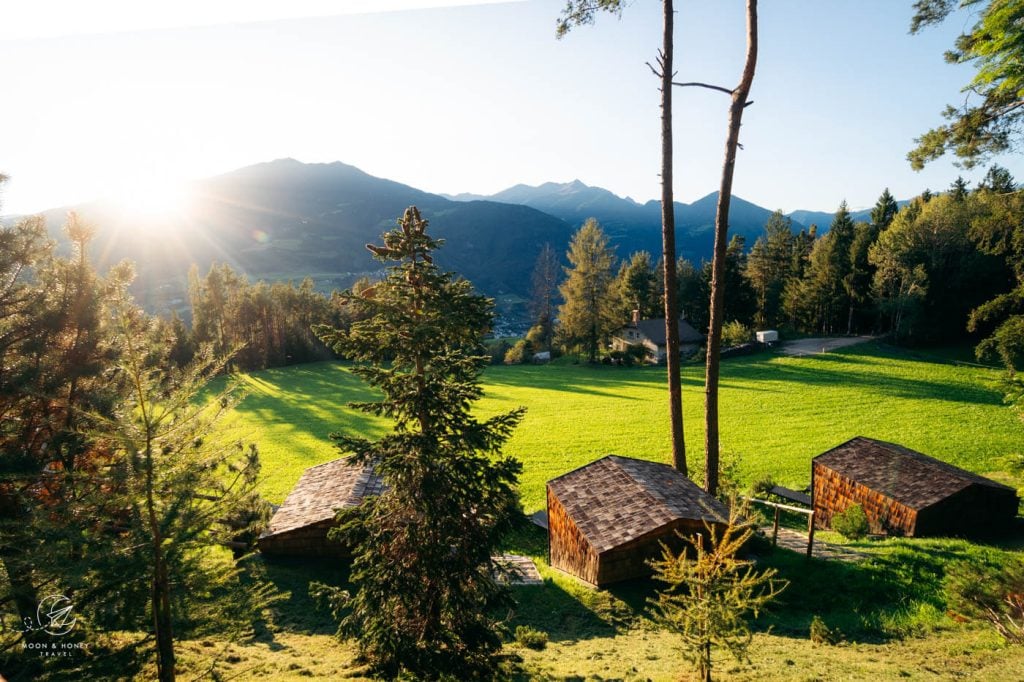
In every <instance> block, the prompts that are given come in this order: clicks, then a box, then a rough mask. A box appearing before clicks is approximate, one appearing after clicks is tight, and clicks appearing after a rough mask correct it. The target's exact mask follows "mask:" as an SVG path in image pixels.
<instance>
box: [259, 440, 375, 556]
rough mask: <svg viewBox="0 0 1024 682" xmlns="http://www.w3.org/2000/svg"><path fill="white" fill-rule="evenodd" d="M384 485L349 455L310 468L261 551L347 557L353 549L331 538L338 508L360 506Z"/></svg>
mask: <svg viewBox="0 0 1024 682" xmlns="http://www.w3.org/2000/svg"><path fill="white" fill-rule="evenodd" d="M383 487H384V485H383V482H382V481H381V479H380V477H379V476H378V475H377V474H376V473H375V472H374V470H373V467H372V466H370V465H363V464H355V463H354V462H352V460H351V459H349V458H348V457H342V458H341V459H335V460H332V461H330V462H325V463H323V464H319V465H317V466H314V467H310V468H308V469H306V470H305V471H304V472H303V473H302V477H301V478H299V482H298V483H296V484H295V487H294V488H293V489H292V491H291V492H290V493H289V494H288V497H287V498H285V501H284V504H282V505H281V506H280V507H279V508H278V510H277V511H276V512H274V516H273V517H272V518H271V519H270V525H269V527H268V528H267V530H266V532H264V533H263V534H262V535H261V536H260V538H259V548H260V552H262V553H264V554H271V555H275V554H276V555H288V556H335V557H347V556H348V555H349V550H348V548H347V547H345V546H344V545H343V544H341V543H340V542H335V541H332V540H328V539H327V532H328V531H329V530H330V529H331V528H332V527H334V525H335V522H334V515H335V512H336V511H337V510H338V509H343V508H347V507H355V506H358V505H359V504H360V503H361V502H362V501H363V498H365V497H368V496H370V495H379V494H380V492H381V490H382V489H383Z"/></svg>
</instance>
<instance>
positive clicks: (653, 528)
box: [547, 455, 728, 586]
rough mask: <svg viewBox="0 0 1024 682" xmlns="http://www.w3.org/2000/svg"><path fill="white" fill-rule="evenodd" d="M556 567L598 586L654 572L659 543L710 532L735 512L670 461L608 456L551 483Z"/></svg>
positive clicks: (679, 543)
mask: <svg viewBox="0 0 1024 682" xmlns="http://www.w3.org/2000/svg"><path fill="white" fill-rule="evenodd" d="M547 493H548V548H549V554H550V559H551V565H552V566H553V567H555V568H558V569H561V570H563V571H565V572H567V573H569V574H571V575H574V576H576V577H577V578H580V579H581V580H583V581H585V582H588V583H590V584H592V585H597V586H602V585H607V584H609V583H614V582H618V581H620V580H628V579H630V578H638V577H642V576H647V575H650V573H651V569H650V567H648V566H647V560H648V559H652V558H658V557H660V556H661V547H660V544H659V541H663V542H665V543H666V544H668V545H669V546H671V547H673V548H674V549H676V550H677V551H678V550H680V549H682V544H683V543H682V541H681V540H680V539H679V537H678V536H677V535H676V533H675V531H677V530H679V531H681V532H683V533H686V534H693V533H698V532H704V531H705V530H706V527H705V525H704V522H705V521H708V522H709V523H712V524H715V523H717V522H718V521H719V520H723V519H725V518H727V517H728V511H727V510H726V509H725V506H724V505H723V504H721V503H720V502H719V501H718V500H716V499H715V498H713V497H711V496H710V495H708V494H707V493H705V492H704V491H703V490H701V489H700V488H699V487H697V485H696V484H694V483H693V482H692V481H691V480H690V479H688V478H686V476H684V475H683V474H682V473H680V472H679V471H676V470H675V469H673V468H672V467H670V466H666V465H664V464H657V463H655V462H648V461H644V460H639V459H632V458H630V457H620V456H618V455H608V456H607V457H603V458H602V459H599V460H597V461H595V462H591V463H590V464H587V465H586V466H583V467H581V468H579V469H576V470H574V471H570V472H569V473H567V474H564V475H562V476H559V477H558V478H555V479H553V480H551V481H548V486H547Z"/></svg>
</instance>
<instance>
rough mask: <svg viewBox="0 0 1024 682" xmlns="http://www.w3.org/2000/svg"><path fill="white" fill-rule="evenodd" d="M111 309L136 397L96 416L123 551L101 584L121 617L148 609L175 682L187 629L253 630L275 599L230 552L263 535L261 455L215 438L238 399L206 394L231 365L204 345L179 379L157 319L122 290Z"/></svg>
mask: <svg viewBox="0 0 1024 682" xmlns="http://www.w3.org/2000/svg"><path fill="white" fill-rule="evenodd" d="M112 307H113V311H114V321H115V324H116V326H117V332H118V333H117V341H118V343H119V346H120V351H121V355H120V357H119V358H118V360H117V362H116V365H115V367H116V374H117V375H120V377H121V381H122V382H123V383H124V384H125V385H126V387H127V392H126V397H125V399H124V400H123V402H122V403H121V404H120V405H119V407H118V409H117V411H116V412H115V413H114V415H113V416H112V417H107V416H105V415H102V414H95V415H93V421H94V422H95V427H94V431H93V433H94V435H95V437H97V438H100V439H103V440H104V441H106V442H108V443H109V444H110V450H111V453H112V454H111V461H110V462H109V464H108V466H107V471H108V473H107V474H106V480H105V486H106V488H107V491H108V497H109V498H110V501H109V502H108V506H109V507H111V508H113V509H116V510H117V514H116V515H114V514H109V515H105V518H104V521H105V522H106V523H107V526H108V528H107V530H108V532H112V533H114V534H116V538H117V543H118V548H117V551H116V552H113V553H111V554H110V555H109V556H105V557H97V558H95V559H94V560H93V561H94V565H95V568H96V573H97V574H98V575H101V576H108V577H109V576H116V579H117V580H116V583H115V584H114V585H110V584H109V583H108V585H107V588H108V590H107V593H106V594H107V599H108V600H110V601H111V602H113V603H115V604H117V606H118V611H119V612H120V613H118V614H117V615H118V616H120V617H122V618H124V617H125V615H127V616H128V617H129V618H130V617H131V616H133V615H136V614H139V613H140V611H143V612H144V611H145V610H146V607H147V606H148V615H149V625H150V628H151V634H152V636H153V640H152V641H153V642H154V643H155V647H156V663H157V678H158V679H159V680H160V681H161V682H166V681H171V680H174V679H175V674H176V673H175V661H176V658H177V653H176V647H175V640H176V639H178V638H179V637H181V635H182V631H183V630H185V631H187V630H188V629H189V626H195V625H197V624H204V625H207V626H208V625H209V624H210V623H211V622H213V621H216V622H217V623H218V624H219V625H221V626H223V625H224V624H229V625H230V626H231V627H236V628H246V627H247V626H248V623H249V622H250V619H252V618H254V617H255V615H256V614H257V613H258V612H259V610H260V609H261V608H262V607H264V606H265V605H266V604H267V601H268V599H269V594H270V592H269V589H268V588H267V587H266V586H265V585H263V584H260V583H259V582H258V581H253V580H248V579H246V580H244V581H243V576H242V571H241V568H240V567H239V566H237V565H235V563H234V562H230V561H227V560H226V557H224V556H223V555H222V554H221V553H222V552H223V551H224V550H223V548H222V546H223V545H230V544H232V543H234V542H235V541H236V539H237V538H238V537H239V536H240V535H246V534H247V533H246V531H247V530H252V531H255V530H256V529H255V526H256V525H258V524H260V523H261V522H264V521H265V520H266V519H267V518H268V516H269V514H268V511H269V509H268V508H267V505H266V504H265V503H264V502H262V500H261V499H260V498H259V496H258V494H257V493H256V490H255V485H256V477H257V475H258V474H259V458H258V454H257V451H256V448H255V446H253V445H250V446H248V447H243V444H242V443H240V442H232V441H230V440H226V439H224V438H223V437H220V436H218V433H217V432H218V424H219V423H220V420H221V419H222V418H223V417H225V416H226V415H227V414H228V413H229V412H230V410H231V409H232V408H233V407H234V406H235V404H236V403H237V401H238V393H237V390H236V388H235V387H234V386H233V385H231V384H228V385H227V387H226V388H223V389H222V390H220V391H217V392H213V393H212V394H206V395H201V394H202V392H203V391H204V390H206V389H207V387H208V384H209V382H210V380H211V379H212V378H214V377H216V376H217V375H219V374H221V373H222V372H223V370H224V367H225V365H226V362H227V359H226V357H225V356H218V355H216V354H215V353H213V351H212V349H211V347H210V345H209V344H206V345H204V346H201V347H200V348H199V349H198V350H197V352H196V355H195V357H194V359H193V360H192V361H191V362H189V363H188V364H187V365H185V367H183V368H179V367H177V366H176V365H175V363H174V361H173V360H172V358H171V356H170V354H171V351H172V349H173V344H172V342H171V339H169V338H167V339H164V340H163V341H162V342H160V343H156V344H154V343H153V342H152V339H153V328H154V325H153V321H152V319H151V318H148V317H147V316H146V315H145V314H144V313H143V312H142V311H141V310H139V309H138V308H136V307H135V306H134V304H133V303H132V302H131V300H130V298H129V296H128V295H127V293H126V292H125V291H124V290H122V291H120V292H119V295H117V297H116V299H115V300H114V301H113V305H112ZM250 526H253V528H250ZM248 534H249V535H250V536H251V535H252V534H253V533H248ZM109 582H113V581H109ZM109 588H113V589H109ZM218 597H220V598H218ZM132 625H134V626H135V627H138V626H139V623H137V622H136V623H132Z"/></svg>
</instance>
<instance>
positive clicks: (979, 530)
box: [811, 436, 1018, 537]
mask: <svg viewBox="0 0 1024 682" xmlns="http://www.w3.org/2000/svg"><path fill="white" fill-rule="evenodd" d="M811 488H812V490H813V495H812V498H813V501H814V517H815V525H817V526H818V527H820V528H828V527H829V526H830V523H831V520H832V516H833V515H835V514H836V513H838V512H841V511H843V510H845V509H846V508H847V507H850V506H852V505H854V504H859V505H861V507H863V509H864V513H865V515H866V516H867V518H868V523H869V524H870V526H871V531H872V532H874V533H886V534H889V535H906V536H912V537H921V536H937V535H957V536H979V535H988V534H992V533H994V532H998V531H999V530H1002V529H1005V528H1006V527H1007V526H1008V525H1009V524H1010V523H1011V522H1012V521H1013V519H1014V517H1015V516H1016V514H1017V505H1018V500H1017V493H1016V491H1015V490H1014V489H1013V488H1011V487H1009V486H1006V485H1003V484H1001V483H996V482H995V481H992V480H989V479H987V478H984V477H982V476H978V475H977V474H973V473H971V472H969V471H964V470H963V469H960V468H958V467H955V466H953V465H951V464H947V463H945V462H940V461H939V460H937V459H934V458H932V457H928V456H927V455H923V454H921V453H920V452H915V451H914V450H911V449H909V448H905V447H903V446H901V445H896V444H895V443H886V442H885V441H880V440H874V439H872V438H864V437H863V436H858V437H856V438H853V439H852V440H849V441H847V442H845V443H843V444H842V445H838V446H836V447H834V448H832V449H831V450H829V451H828V452H825V453H822V454H820V455H818V456H817V457H815V458H814V459H813V460H812V463H811Z"/></svg>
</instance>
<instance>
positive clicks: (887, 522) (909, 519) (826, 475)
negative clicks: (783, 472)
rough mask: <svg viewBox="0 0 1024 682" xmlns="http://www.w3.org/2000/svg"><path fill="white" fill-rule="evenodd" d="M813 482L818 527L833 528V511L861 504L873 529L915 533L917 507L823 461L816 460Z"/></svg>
mask: <svg viewBox="0 0 1024 682" xmlns="http://www.w3.org/2000/svg"><path fill="white" fill-rule="evenodd" d="M811 485H812V489H813V494H812V496H811V497H812V499H813V501H814V525H815V527H816V528H831V527H832V516H833V515H834V514H837V513H838V512H841V511H844V510H845V509H846V508H848V507H851V506H853V505H854V504H859V505H860V506H861V507H863V508H864V514H865V516H867V517H868V524H869V525H870V526H871V532H872V533H884V534H887V535H907V536H913V535H914V534H915V532H916V524H917V512H916V511H915V510H913V509H911V508H910V507H907V506H906V505H903V504H900V503H899V502H897V501H896V500H893V499H891V498H889V497H886V496H885V495H883V494H881V493H879V492H878V491H876V490H872V489H871V488H868V487H867V486H864V485H861V484H860V483H857V482H856V481H853V480H851V479H849V478H847V477H845V476H843V475H841V474H839V473H837V472H835V471H833V470H832V469H829V468H828V467H827V466H825V465H823V464H820V463H818V462H814V463H813V465H812V468H811Z"/></svg>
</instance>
